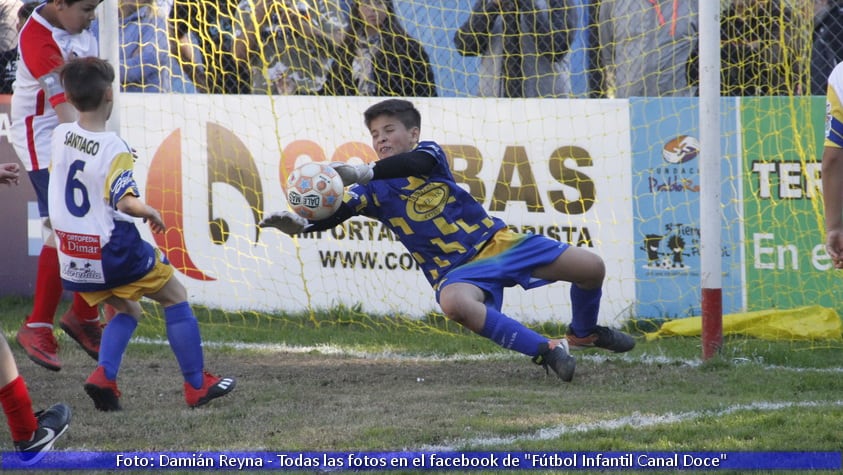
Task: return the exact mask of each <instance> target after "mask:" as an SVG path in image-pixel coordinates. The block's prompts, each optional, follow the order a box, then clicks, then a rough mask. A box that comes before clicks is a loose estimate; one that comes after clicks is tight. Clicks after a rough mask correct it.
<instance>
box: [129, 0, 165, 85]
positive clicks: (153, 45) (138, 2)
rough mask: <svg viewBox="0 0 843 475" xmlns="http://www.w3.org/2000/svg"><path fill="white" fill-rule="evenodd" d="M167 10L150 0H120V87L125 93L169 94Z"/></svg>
mask: <svg viewBox="0 0 843 475" xmlns="http://www.w3.org/2000/svg"><path fill="white" fill-rule="evenodd" d="M168 14H169V12H168V11H162V10H161V9H160V8H159V5H157V4H156V3H155V1H154V0H120V4H119V15H120V84H121V85H122V89H123V90H124V91H127V92H170V91H171V90H172V84H171V83H172V80H171V78H170V73H171V70H172V67H173V66H177V65H176V64H174V63H175V62H174V61H171V56H170V39H169V35H168V34H167V31H168V30H167V28H168V22H167V16H168Z"/></svg>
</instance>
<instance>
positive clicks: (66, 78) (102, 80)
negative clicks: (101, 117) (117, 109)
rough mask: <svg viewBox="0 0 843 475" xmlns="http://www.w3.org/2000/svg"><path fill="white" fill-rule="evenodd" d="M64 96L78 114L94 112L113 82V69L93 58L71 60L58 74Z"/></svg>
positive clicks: (109, 65)
mask: <svg viewBox="0 0 843 475" xmlns="http://www.w3.org/2000/svg"><path fill="white" fill-rule="evenodd" d="M59 77H60V78H61V83H62V86H64V95H65V97H66V98H67V101H68V102H70V103H71V104H72V105H73V107H75V108H76V109H77V110H78V111H80V112H88V111H92V110H96V109H97V108H98V107H99V106H100V104H101V103H102V101H103V97H104V96H105V91H107V90H108V88H109V87H111V84H112V83H113V82H114V68H112V67H111V64H109V63H108V61H106V60H104V59H100V58H95V57H90V56H89V57H85V58H77V59H72V60H70V61H68V62H67V63H65V64H64V65H63V66H62V67H61V71H60V72H59Z"/></svg>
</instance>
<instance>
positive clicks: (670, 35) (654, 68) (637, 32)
mask: <svg viewBox="0 0 843 475" xmlns="http://www.w3.org/2000/svg"><path fill="white" fill-rule="evenodd" d="M599 8H600V10H599V14H598V18H599V22H598V25H599V26H598V31H599V38H600V41H599V45H600V46H599V47H600V61H601V64H602V65H603V67H604V68H605V69H604V80H605V82H606V84H605V87H604V92H605V93H607V94H608V95H610V96H611V95H612V94H611V93H612V92H614V97H633V96H691V95H693V91H692V88H691V85H690V84H689V81H688V75H687V67H688V60H689V59H690V57H691V51H692V50H693V48H694V45H695V42H696V40H697V2H696V1H686V0H683V1H678V0H603V1H602V2H601V3H600V7H599Z"/></svg>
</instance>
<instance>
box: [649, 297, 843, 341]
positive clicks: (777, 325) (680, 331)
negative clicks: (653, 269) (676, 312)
mask: <svg viewBox="0 0 843 475" xmlns="http://www.w3.org/2000/svg"><path fill="white" fill-rule="evenodd" d="M841 328H843V324H841V321H840V316H839V315H838V314H837V312H836V311H834V310H833V309H830V308H825V307H821V306H819V305H811V306H807V307H799V308H794V309H790V310H759V311H757V312H747V313H731V314H728V315H723V335H724V336H725V335H747V336H753V337H755V338H760V339H763V340H840V339H841V338H843V334H842V333H841ZM701 332H702V318H701V317H688V318H682V319H678V320H671V321H669V322H665V323H664V324H663V325H662V327H661V328H660V329H659V330H658V331H656V332H653V333H646V334H645V336H646V337H647V341H652V340H655V339H656V338H660V337H666V336H699V335H700V333H701Z"/></svg>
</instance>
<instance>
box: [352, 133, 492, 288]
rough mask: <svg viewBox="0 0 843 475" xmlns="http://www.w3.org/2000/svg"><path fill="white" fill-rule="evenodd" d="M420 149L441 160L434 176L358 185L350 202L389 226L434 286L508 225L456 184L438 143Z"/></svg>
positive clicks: (437, 160) (423, 144)
mask: <svg viewBox="0 0 843 475" xmlns="http://www.w3.org/2000/svg"><path fill="white" fill-rule="evenodd" d="M415 150H416V151H423V152H426V153H429V154H430V155H432V156H433V157H434V158H435V159H436V166H434V167H433V170H431V172H430V175H428V176H411V177H406V178H390V179H385V180H373V181H371V182H370V183H369V184H367V185H360V184H356V185H353V186H351V187H350V188H349V190H348V192H347V193H346V194H347V197H346V203H347V205H349V206H350V207H351V208H352V209H353V210H354V212H355V214H357V215H362V216H366V217H369V218H373V219H377V220H378V221H380V222H381V223H383V224H384V225H385V226H387V227H388V228H389V229H390V230H391V231H392V232H393V233H394V234H395V236H396V237H397V238H398V239H399V240H400V241H401V243H402V244H404V247H406V248H407V250H408V251H410V253H411V254H412V256H413V258H414V259H415V260H416V262H418V264H419V265H420V266H421V268H422V271H423V272H424V275H425V277H427V280H428V282H430V284H431V285H435V284H436V283H437V282H438V281H439V280H440V279H442V277H443V276H444V275H445V274H447V273H448V271H449V270H451V269H453V268H454V267H456V266H459V265H460V264H463V263H465V262H466V261H468V260H469V259H471V258H472V257H474V256H475V255H476V254H477V252H478V251H479V250H480V249H481V248H482V247H483V245H484V244H486V242H487V241H488V240H489V239H490V238H491V237H492V236H493V235H494V234H495V233H496V232H497V231H498V230H500V229H502V228H504V227H506V224H504V222H503V221H501V220H500V219H498V218H494V217H492V216H489V214H488V213H487V212H486V209H485V208H483V205H481V204H480V203H478V202H477V201H476V200H475V199H474V197H472V196H471V195H470V194H469V193H468V192H467V191H465V190H464V189H463V188H462V187H460V186H459V185H457V183H456V181H454V176H453V175H452V174H451V169H450V167H449V166H448V159H447V158H446V157H445V152H443V151H442V149H441V148H440V147H439V145H437V144H436V143H435V142H421V143H419V145H418V147H416V149H415Z"/></svg>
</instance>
